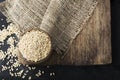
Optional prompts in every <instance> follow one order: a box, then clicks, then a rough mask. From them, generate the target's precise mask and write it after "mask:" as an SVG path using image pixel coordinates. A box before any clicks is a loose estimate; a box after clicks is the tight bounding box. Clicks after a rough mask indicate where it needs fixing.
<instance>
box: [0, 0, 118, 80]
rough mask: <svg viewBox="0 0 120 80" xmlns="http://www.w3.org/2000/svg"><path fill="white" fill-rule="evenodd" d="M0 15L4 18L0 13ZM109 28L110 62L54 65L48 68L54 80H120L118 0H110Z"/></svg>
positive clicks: (4, 22) (0, 23)
mask: <svg viewBox="0 0 120 80" xmlns="http://www.w3.org/2000/svg"><path fill="white" fill-rule="evenodd" d="M1 1H3V0H0V2H1ZM1 17H2V18H4V19H5V17H4V16H3V15H2V14H0V18H1ZM2 24H6V25H7V23H6V21H3V22H0V26H1V25H2ZM111 29H112V39H111V42H112V64H108V65H96V66H95V65H94V66H60V65H54V66H51V68H50V69H51V70H52V71H54V72H55V74H56V76H55V78H56V80H120V0H111ZM5 75H6V74H4V75H3V76H5ZM44 78H46V77H43V78H42V80H44ZM8 80H9V79H8ZM37 80H38V79H37ZM40 80H41V79H40ZM47 80H49V79H47ZM50 80H52V79H50Z"/></svg>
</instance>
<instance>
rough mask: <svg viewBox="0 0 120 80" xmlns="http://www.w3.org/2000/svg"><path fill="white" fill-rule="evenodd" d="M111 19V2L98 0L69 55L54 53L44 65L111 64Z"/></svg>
mask: <svg viewBox="0 0 120 80" xmlns="http://www.w3.org/2000/svg"><path fill="white" fill-rule="evenodd" d="M0 8H1V7H0ZM1 10H2V9H1ZM110 19H111V18H110V0H98V4H97V7H96V8H95V10H94V12H93V13H92V16H91V17H90V19H89V20H88V21H87V25H85V27H84V29H83V30H82V31H81V32H80V34H79V35H78V36H77V37H76V38H75V39H74V41H73V43H72V45H71V46H70V48H69V50H68V52H67V54H66V55H65V56H64V57H63V58H61V55H59V54H57V53H56V52H55V51H53V52H52V55H51V56H50V57H49V59H48V60H46V61H45V62H43V63H42V64H44V65H46V64H47V65H53V64H59V65H96V64H110V63H111V61H112V58H111V26H110Z"/></svg>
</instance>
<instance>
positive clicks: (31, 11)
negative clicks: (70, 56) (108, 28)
mask: <svg viewBox="0 0 120 80" xmlns="http://www.w3.org/2000/svg"><path fill="white" fill-rule="evenodd" d="M96 5H97V0H7V3H6V12H7V14H8V16H9V18H10V19H11V20H12V21H13V22H14V23H16V24H17V25H19V26H20V27H21V29H22V30H23V32H24V31H25V30H26V29H28V28H30V27H39V28H40V29H42V30H44V31H46V32H47V33H48V34H49V35H50V37H51V40H52V43H53V49H55V50H56V51H57V52H58V53H65V52H66V51H67V50H68V48H69V46H70V44H71V43H72V41H73V40H74V39H75V37H76V36H77V35H78V34H79V33H80V32H81V31H82V29H83V28H84V27H87V26H85V24H86V23H87V21H88V20H89V18H90V16H91V15H92V12H93V11H94V9H95V7H96Z"/></svg>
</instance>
